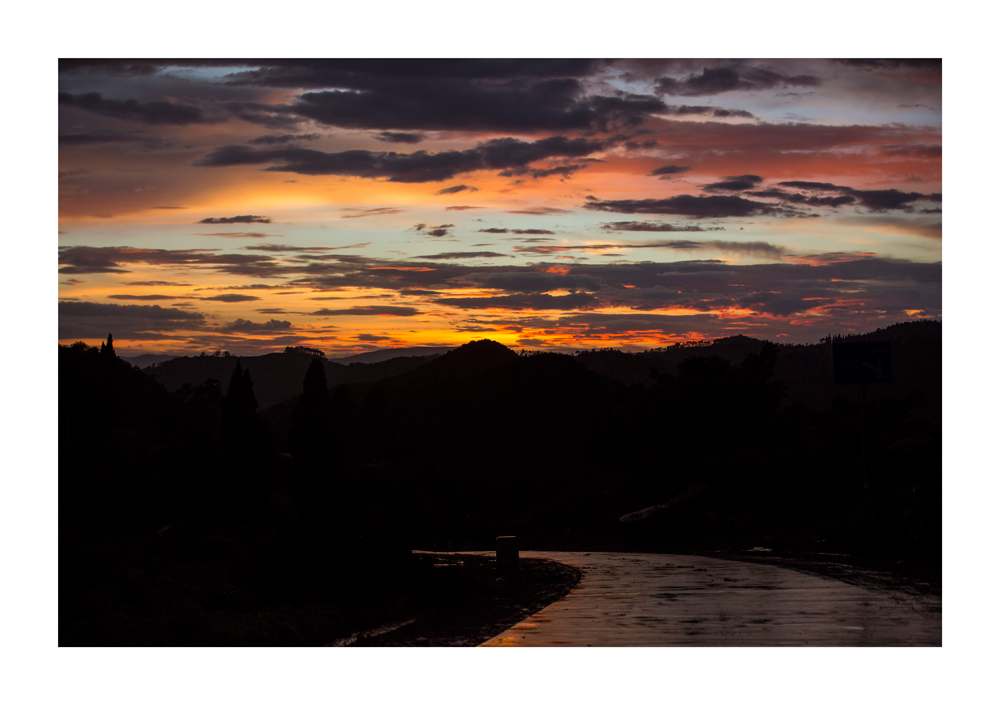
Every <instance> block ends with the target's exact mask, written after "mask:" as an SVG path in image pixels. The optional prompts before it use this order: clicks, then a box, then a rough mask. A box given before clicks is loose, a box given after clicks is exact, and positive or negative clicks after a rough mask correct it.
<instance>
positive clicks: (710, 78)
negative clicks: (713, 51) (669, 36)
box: [656, 66, 820, 96]
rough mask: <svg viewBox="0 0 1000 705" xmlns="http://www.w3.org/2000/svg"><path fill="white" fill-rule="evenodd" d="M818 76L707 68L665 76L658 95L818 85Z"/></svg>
mask: <svg viewBox="0 0 1000 705" xmlns="http://www.w3.org/2000/svg"><path fill="white" fill-rule="evenodd" d="M818 85H820V80H819V78H817V77H816V76H809V75H805V74H802V75H798V76H789V75H787V74H782V73H779V72H777V71H772V70H771V69H766V68H762V67H751V66H747V67H739V68H725V67H720V68H708V67H706V68H704V69H702V72H701V74H691V75H689V76H688V77H687V78H684V79H676V78H672V77H669V76H667V77H663V78H660V79H659V80H657V81H656V92H657V94H659V95H664V94H666V95H687V96H692V95H717V94H719V93H727V92H729V91H759V90H766V89H770V88H786V87H789V86H818Z"/></svg>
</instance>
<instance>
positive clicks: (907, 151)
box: [880, 144, 941, 159]
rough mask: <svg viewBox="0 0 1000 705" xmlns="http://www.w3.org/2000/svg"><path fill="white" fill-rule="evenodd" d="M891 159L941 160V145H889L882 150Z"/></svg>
mask: <svg viewBox="0 0 1000 705" xmlns="http://www.w3.org/2000/svg"><path fill="white" fill-rule="evenodd" d="M880 151H881V152H882V154H885V155H886V156H889V157H913V158H916V159H940V158H941V145H939V144H889V145H886V146H884V147H882V149H881V150H880Z"/></svg>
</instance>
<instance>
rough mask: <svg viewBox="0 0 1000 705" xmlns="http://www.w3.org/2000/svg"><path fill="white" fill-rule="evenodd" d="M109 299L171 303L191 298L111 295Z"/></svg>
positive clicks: (157, 295) (155, 295)
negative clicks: (170, 301)
mask: <svg viewBox="0 0 1000 705" xmlns="http://www.w3.org/2000/svg"><path fill="white" fill-rule="evenodd" d="M108 298H109V299H118V300H122V301H169V300H176V299H190V298H192V297H190V296H167V295H164V294H109V295H108Z"/></svg>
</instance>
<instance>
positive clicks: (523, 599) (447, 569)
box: [338, 554, 580, 646]
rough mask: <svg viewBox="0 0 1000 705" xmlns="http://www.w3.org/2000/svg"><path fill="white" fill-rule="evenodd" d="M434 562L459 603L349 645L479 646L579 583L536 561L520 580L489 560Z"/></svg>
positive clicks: (525, 565) (574, 575) (526, 565)
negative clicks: (498, 571) (503, 573)
mask: <svg viewBox="0 0 1000 705" xmlns="http://www.w3.org/2000/svg"><path fill="white" fill-rule="evenodd" d="M429 557H430V558H431V559H432V560H433V561H434V571H435V572H438V573H441V574H442V576H444V578H445V580H444V583H445V584H447V585H450V586H452V587H453V588H456V594H455V595H454V601H448V602H444V601H443V600H442V602H441V603H440V604H437V605H429V606H428V607H427V608H425V609H424V610H422V611H420V612H418V613H415V614H413V616H412V617H411V618H410V619H412V621H408V622H404V623H403V626H399V627H398V628H395V629H391V631H386V632H384V633H377V632H379V631H381V630H375V633H369V634H360V635H358V636H357V639H356V640H353V639H352V640H349V641H348V642H347V643H344V645H354V646H476V645H478V644H481V643H482V642H484V641H486V640H487V639H489V638H491V637H493V636H496V635H497V634H499V633H500V632H502V631H504V630H505V629H509V628H510V627H512V626H514V625H515V624H517V623H518V622H520V621H522V620H523V619H526V618H528V617H530V616H531V615H532V614H534V613H535V612H538V611H539V610H541V609H542V608H544V607H545V606H547V605H549V604H550V603H552V602H555V601H556V600H558V599H559V598H560V597H562V596H564V595H565V594H566V593H568V592H569V591H570V590H571V589H572V588H573V586H574V585H576V584H577V582H579V580H580V572H579V571H577V570H576V569H575V568H572V567H570V566H566V565H563V564H561V563H556V562H555V561H549V560H542V559H537V558H524V559H522V560H521V561H520V569H519V570H518V572H517V574H516V575H513V576H509V577H497V575H496V571H495V568H494V561H493V559H492V558H489V557H486V556H474V555H454V554H431V555H430V556H429ZM386 626H387V627H390V628H391V627H392V626H393V625H386ZM338 645H339V644H338Z"/></svg>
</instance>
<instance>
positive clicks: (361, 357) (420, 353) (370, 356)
mask: <svg viewBox="0 0 1000 705" xmlns="http://www.w3.org/2000/svg"><path fill="white" fill-rule="evenodd" d="M451 349H452V348H432V347H415V348H384V349H382V350H372V351H371V352H365V353H358V354H357V355H347V356H345V357H334V358H331V359H332V360H333V361H334V362H339V363H340V364H342V365H349V364H351V363H352V362H364V363H372V362H383V361H385V360H392V359H393V358H397V357H426V356H428V355H444V354H445V353H446V352H448V351H449V350H451Z"/></svg>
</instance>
